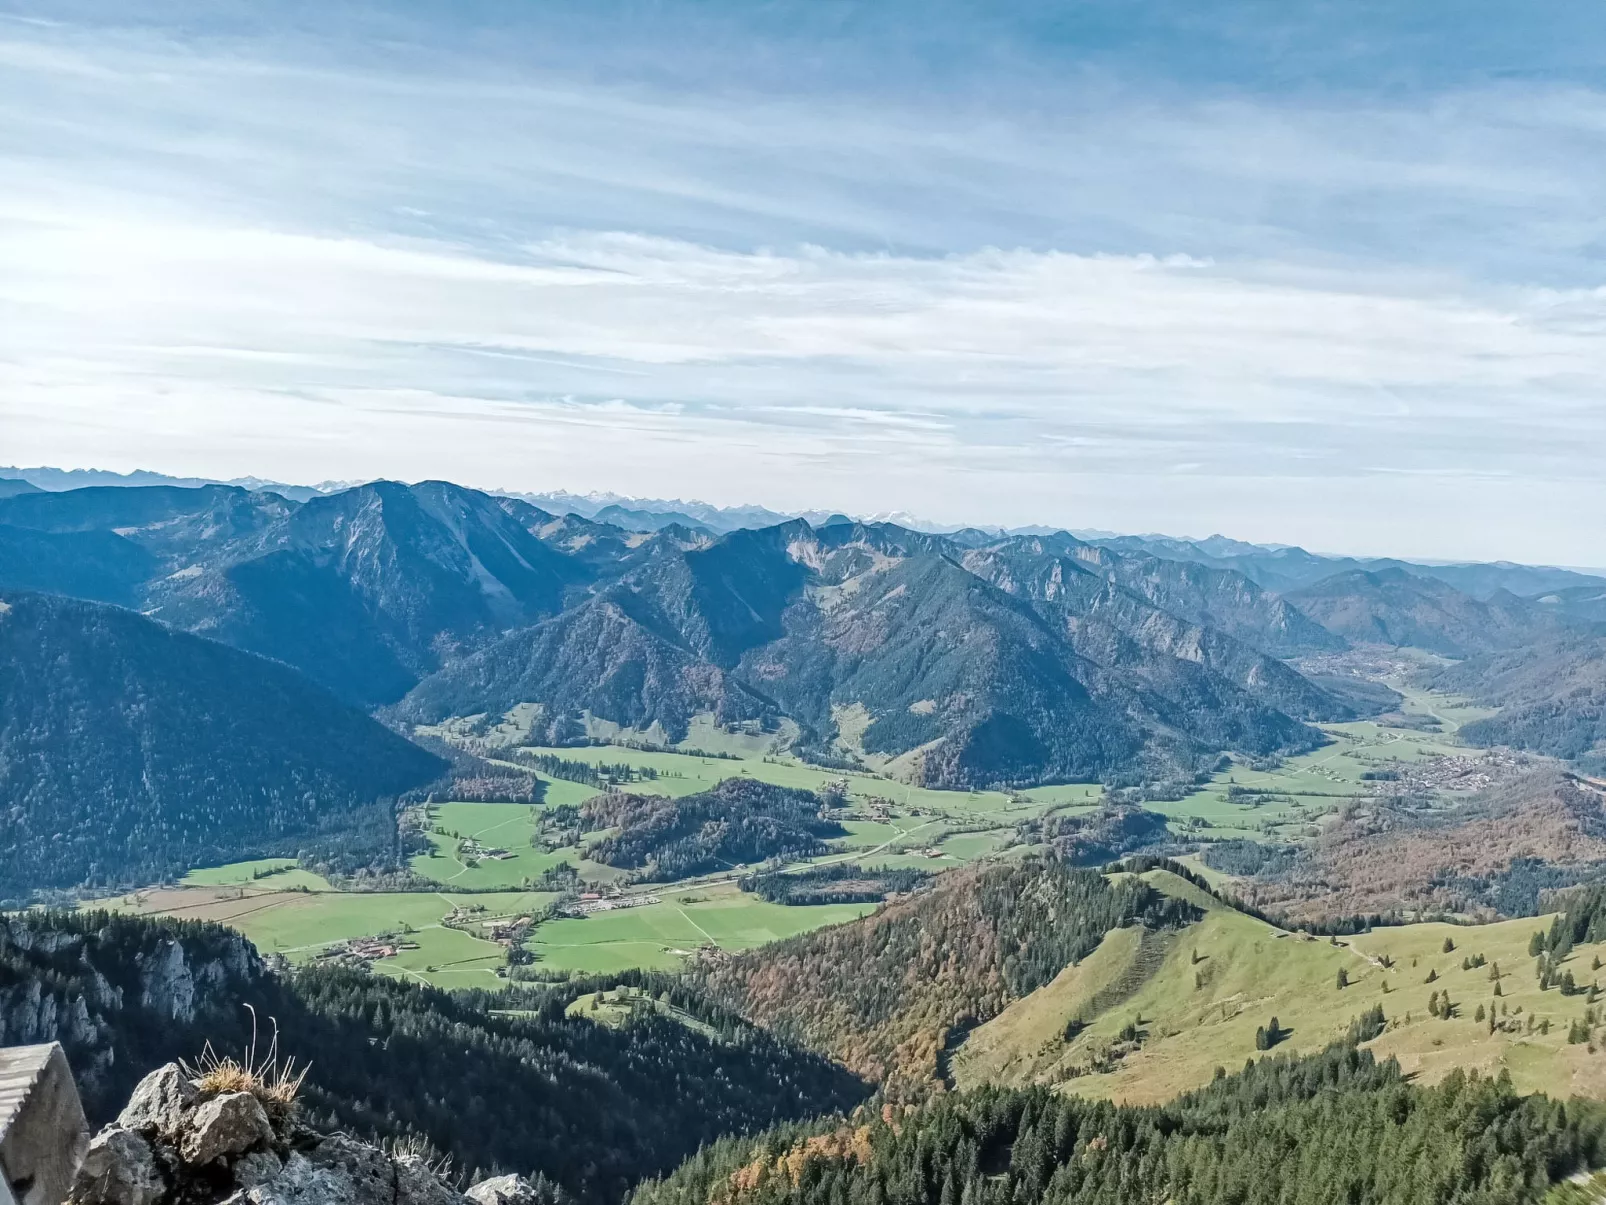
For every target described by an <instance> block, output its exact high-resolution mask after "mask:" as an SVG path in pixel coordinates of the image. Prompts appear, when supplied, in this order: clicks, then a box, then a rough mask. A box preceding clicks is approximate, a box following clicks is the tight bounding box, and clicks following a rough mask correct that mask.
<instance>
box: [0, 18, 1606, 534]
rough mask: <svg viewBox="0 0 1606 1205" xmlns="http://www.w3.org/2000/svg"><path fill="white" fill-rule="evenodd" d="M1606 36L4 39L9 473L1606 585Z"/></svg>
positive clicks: (310, 33)
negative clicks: (494, 496) (993, 534)
mask: <svg viewBox="0 0 1606 1205" xmlns="http://www.w3.org/2000/svg"><path fill="white" fill-rule="evenodd" d="M1603 12H1606V10H1600V9H1597V8H1596V7H1594V6H1587V5H1580V4H1576V3H1573V4H1534V5H1528V6H1525V7H1522V8H1520V9H1519V8H1518V7H1516V6H1510V5H1493V4H1459V5H1453V6H1452V5H1448V4H1443V5H1441V4H1427V3H1415V4H1409V5H1400V4H1393V5H1382V4H1348V5H1337V4H1327V3H1324V4H1309V3H1282V4H1271V3H1265V4H1260V3H1237V4H1210V5H1203V4H1199V3H1180V2H1178V3H1079V4H1078V3H1064V4H1049V3H1016V4H1008V3H993V4H943V3H934V4H922V5H914V4H908V3H903V2H902V0H887V2H884V3H880V4H829V3H808V4H804V3H789V2H780V0H777V2H774V3H765V4H759V3H747V4H715V3H686V2H684V0H659V2H657V3H645V2H643V3H632V4H618V3H614V4H609V3H588V4H564V3H549V4H505V3H504V4H492V3H468V4H462V3H459V4H452V5H446V4H393V5H383V6H381V5H356V4H346V5H342V4H335V3H325V4H306V5H297V4H275V5H254V4H244V3H238V4H234V5H226V4H215V3H214V4H206V5H198V4H190V3H171V4H155V3H152V4H140V3H120V4H117V5H110V4H73V3H71V2H70V0H69V2H66V3H63V2H60V0H58V2H53V3H51V4H48V5H36V6H29V5H17V4H5V3H0V179H3V180H4V181H5V187H4V189H0V428H3V430H0V444H3V450H0V459H4V460H6V461H9V462H12V463H49V464H59V465H65V466H79V467H88V466H94V467H102V468H113V469H120V470H127V469H132V468H153V469H159V470H164V471H168V472H173V473H181V474H206V475H218V476H232V475H259V476H266V477H278V478H281V479H287V480H297V481H318V480H325V479H331V478H334V479H350V478H358V477H367V476H373V475H388V476H396V477H403V478H409V479H417V478H421V477H426V476H443V477H450V478H452V479H454V480H458V481H462V482H464V483H466V484H472V485H480V486H486V487H506V488H517V489H528V490H540V489H558V488H563V489H572V490H581V491H583V490H588V489H597V490H614V491H618V492H621V493H626V494H635V495H649V496H669V497H673V496H684V497H700V498H704V499H706V500H709V501H713V502H720V503H736V502H760V503H764V504H767V505H770V506H773V507H776V508H778V509H788V508H799V509H801V508H811V507H823V508H836V509H843V510H849V511H852V512H855V513H865V514H870V513H878V512H885V511H895V510H897V511H908V512H912V513H915V514H919V515H923V516H927V517H930V518H932V519H935V520H938V521H951V522H955V523H960V522H987V523H1004V524H1013V523H1034V522H1042V523H1059V524H1065V525H1068V526H1079V527H1103V528H1113V529H1118V530H1165V531H1172V532H1188V533H1194V534H1204V533H1206V532H1208V531H1213V530H1222V531H1226V532H1229V533H1230V534H1233V535H1237V536H1241V537H1245V538H1253V539H1263V540H1280V541H1288V542H1300V543H1304V544H1306V545H1308V546H1313V547H1318V548H1324V549H1332V550H1339V551H1353V552H1378V553H1398V554H1406V555H1417V556H1442V557H1507V558H1511V559H1521V560H1543V561H1551V562H1561V563H1571V564H1606V524H1602V523H1601V522H1600V520H1599V516H1600V515H1602V514H1606V485H1603V483H1602V474H1601V472H1600V470H1599V460H1600V453H1599V449H1601V448H1602V447H1606V406H1603V404H1602V397H1601V392H1602V391H1601V384H1602V381H1603V379H1606V345H1603V341H1602V338H1601V331H1602V328H1603V325H1606V290H1603V286H1606V271H1603V258H1606V204H1603V202H1606V153H1603V152H1606V16H1602V15H1600V14H1601V13H1603Z"/></svg>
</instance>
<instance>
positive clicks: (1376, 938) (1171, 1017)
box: [951, 871, 1606, 1103]
mask: <svg viewBox="0 0 1606 1205" xmlns="http://www.w3.org/2000/svg"><path fill="white" fill-rule="evenodd" d="M1143 877H1144V878H1145V879H1146V880H1147V881H1148V882H1149V883H1150V884H1151V885H1152V886H1154V887H1156V888H1158V889H1159V890H1162V891H1165V892H1167V893H1168V894H1174V895H1177V896H1180V897H1182V898H1186V899H1188V900H1190V901H1191V902H1194V903H1196V904H1198V905H1200V906H1201V907H1203V908H1205V915H1204V917H1203V918H1202V919H1201V920H1199V921H1198V922H1196V923H1194V924H1192V925H1189V926H1187V927H1186V928H1184V929H1183V930H1181V931H1180V932H1178V933H1177V934H1175V935H1173V936H1169V937H1159V936H1157V935H1152V934H1151V935H1147V936H1143V935H1140V934H1138V933H1137V932H1135V931H1133V930H1130V929H1129V930H1124V931H1117V932H1115V933H1112V934H1110V935H1109V936H1108V937H1106V939H1105V941H1104V943H1103V944H1102V945H1101V946H1100V947H1099V949H1098V950H1097V951H1095V952H1094V953H1093V954H1092V955H1091V956H1089V957H1088V958H1087V959H1086V960H1084V961H1083V963H1082V964H1081V965H1080V966H1077V967H1072V968H1068V969H1066V970H1065V971H1062V972H1061V973H1060V974H1059V975H1058V976H1057V977H1056V978H1055V979H1054V980H1053V981H1052V982H1051V983H1049V984H1047V985H1045V986H1043V987H1041V988H1039V989H1038V990H1037V991H1035V992H1033V993H1031V994H1030V995H1029V996H1026V997H1025V998H1023V999H1021V1000H1018V1001H1016V1002H1015V1003H1013V1004H1011V1005H1010V1006H1009V1007H1008V1008H1007V1009H1005V1010H1004V1011H1003V1012H1002V1013H1000V1014H999V1015H998V1016H997V1017H995V1018H993V1019H992V1020H991V1021H989V1022H988V1023H987V1024H985V1025H983V1026H981V1027H979V1028H978V1029H977V1030H975V1031H974V1032H973V1033H972V1034H971V1035H970V1037H969V1039H968V1040H967V1042H966V1043H965V1045H964V1046H963V1047H962V1048H961V1049H960V1050H959V1051H958V1052H957V1053H956V1055H955V1056H954V1058H953V1060H952V1064H951V1066H952V1073H953V1077H954V1079H955V1081H956V1082H957V1084H958V1085H959V1086H961V1087H974V1086H976V1085H979V1084H982V1083H1003V1084H1011V1085H1026V1084H1033V1083H1045V1084H1054V1085H1058V1086H1059V1087H1060V1088H1061V1089H1062V1090H1064V1091H1069V1092H1074V1093H1077V1094H1080V1095H1087V1096H1099V1097H1109V1098H1113V1099H1115V1100H1118V1101H1123V1102H1130V1103H1157V1102H1160V1101H1165V1100H1169V1099H1170V1098H1172V1097H1173V1096H1175V1095H1176V1094H1177V1093H1178V1092H1181V1091H1185V1090H1187V1089H1190V1088H1195V1087H1199V1086H1201V1085H1204V1084H1207V1083H1209V1082H1210V1080H1211V1078H1212V1076H1213V1075H1214V1073H1215V1069H1216V1068H1217V1067H1225V1068H1227V1069H1228V1070H1229V1071H1231V1070H1234V1069H1236V1068H1237V1067H1240V1066H1242V1064H1243V1062H1244V1060H1245V1059H1249V1058H1255V1057H1257V1056H1258V1054H1259V1052H1258V1051H1257V1049H1256V1044H1255V1032H1256V1030H1257V1029H1259V1028H1263V1027H1265V1026H1267V1025H1268V1024H1269V1022H1270V1020H1271V1019H1272V1018H1273V1017H1275V1018H1276V1019H1277V1021H1278V1024H1279V1026H1280V1027H1281V1029H1282V1030H1284V1031H1286V1037H1284V1038H1283V1040H1282V1041H1281V1042H1279V1043H1278V1044H1277V1046H1276V1049H1277V1050H1278V1051H1284V1050H1286V1051H1289V1052H1292V1053H1296V1054H1303V1053H1312V1052H1314V1051H1317V1050H1320V1049H1321V1048H1323V1047H1324V1046H1326V1045H1327V1044H1328V1043H1329V1042H1332V1041H1334V1040H1336V1039H1339V1038H1341V1037H1343V1036H1344V1034H1345V1033H1346V1031H1347V1030H1348V1028H1349V1026H1350V1023H1351V1022H1352V1021H1354V1020H1355V1019H1356V1018H1357V1017H1359V1016H1360V1015H1361V1014H1363V1013H1365V1012H1366V1011H1367V1010H1368V1009H1370V1008H1372V1007H1373V1006H1374V1005H1381V1006H1382V1008H1383V1012H1384V1015H1385V1017H1386V1028H1385V1030H1384V1031H1383V1033H1382V1034H1381V1035H1380V1036H1378V1037H1377V1038H1376V1039H1375V1040H1373V1041H1371V1042H1370V1043H1368V1047H1369V1049H1371V1050H1373V1051H1374V1052H1375V1053H1376V1054H1377V1055H1378V1056H1379V1057H1387V1056H1394V1057H1397V1058H1398V1059H1399V1060H1400V1063H1401V1066H1402V1067H1403V1068H1404V1069H1405V1070H1406V1071H1407V1072H1408V1073H1415V1074H1417V1075H1419V1076H1420V1078H1421V1079H1422V1080H1423V1081H1424V1082H1430V1083H1431V1082H1437V1081H1438V1080H1440V1079H1442V1078H1443V1077H1444V1076H1445V1075H1446V1074H1448V1073H1449V1072H1450V1071H1451V1070H1452V1069H1454V1068H1457V1067H1461V1068H1467V1069H1478V1070H1481V1071H1483V1072H1485V1073H1490V1074H1494V1073H1498V1072H1499V1071H1501V1070H1502V1069H1504V1070H1508V1071H1509V1072H1510V1073H1511V1076H1512V1080H1513V1082H1514V1083H1515V1084H1516V1086H1517V1087H1518V1089H1519V1090H1522V1091H1540V1090H1542V1091H1545V1092H1548V1093H1551V1094H1552V1095H1558V1096H1566V1095H1569V1094H1572V1093H1579V1094H1585V1095H1591V1096H1597V1097H1598V1096H1600V1095H1602V1093H1603V1092H1606V1051H1603V1050H1602V1043H1603V1041H1606V1039H1603V1034H1602V1030H1601V1028H1600V1027H1599V1026H1598V1025H1595V1026H1592V1027H1591V1033H1592V1035H1593V1036H1592V1037H1591V1038H1590V1039H1589V1040H1584V1041H1579V1042H1570V1041H1569V1030H1570V1028H1571V1027H1572V1025H1573V1023H1574V1022H1580V1023H1582V1022H1583V1021H1584V1019H1585V1016H1586V1010H1587V1011H1588V1012H1590V1013H1593V1012H1594V1011H1595V1009H1594V1007H1593V1006H1591V1005H1590V1004H1589V1003H1588V996H1587V995H1586V994H1583V992H1582V991H1581V992H1580V994H1578V995H1573V996H1564V995H1562V994H1561V992H1560V991H1559V990H1558V989H1556V988H1551V989H1550V990H1548V991H1544V992H1541V991H1540V990H1539V984H1538V981H1537V977H1536V974H1535V964H1534V959H1532V958H1530V957H1529V956H1528V952H1527V951H1528V941H1529V938H1530V936H1531V935H1532V934H1533V932H1534V931H1535V930H1536V929H1540V928H1543V927H1546V926H1548V924H1549V918H1529V919H1522V920H1514V921H1503V922H1500V923H1497V924H1491V925H1481V926H1461V925H1449V924H1418V925H1406V926H1402V927H1398V928H1387V929H1377V930H1374V931H1373V932H1371V933H1366V934H1361V935H1357V936H1355V937H1343V938H1338V939H1337V944H1333V942H1332V941H1330V940H1329V939H1327V938H1311V937H1309V936H1306V935H1302V934H1298V933H1289V932H1285V931H1283V930H1280V929H1277V928H1276V927H1274V926H1272V925H1269V924H1266V923H1265V922H1264V921H1260V920H1257V919H1255V918H1254V917H1251V916H1247V915H1245V914H1243V913H1241V912H1237V911H1235V910H1233V909H1231V908H1228V907H1226V906H1225V905H1222V904H1221V903H1219V902H1218V901H1215V900H1213V899H1211V898H1210V897H1209V896H1208V895H1207V894H1206V893H1204V892H1202V891H1200V890H1199V889H1198V888H1197V887H1194V886H1193V885H1192V884H1190V883H1187V882H1186V881H1184V880H1183V879H1180V878H1178V877H1177V876H1176V875H1173V874H1170V873H1168V872H1165V871H1154V872H1150V873H1149V874H1146V875H1145V876H1143ZM1446 940H1448V941H1450V942H1453V943H1454V947H1455V948H1454V949H1453V950H1451V951H1448V952H1447V951H1446V950H1445V949H1444V944H1445V942H1446ZM1477 956H1482V958H1483V959H1484V960H1485V965H1483V966H1477V967H1473V968H1471V969H1463V966H1462V962H1463V959H1467V958H1476V957H1477ZM1597 957H1599V958H1602V959H1603V960H1606V945H1602V946H1586V945H1580V946H1578V947H1577V948H1575V949H1574V950H1573V952H1572V953H1571V955H1570V957H1569V959H1568V961H1567V962H1566V963H1565V964H1564V967H1565V969H1568V970H1571V971H1572V973H1573V975H1574V978H1575V979H1576V980H1577V982H1578V983H1579V984H1580V986H1581V988H1586V987H1587V986H1588V985H1589V984H1590V983H1591V982H1592V981H1593V980H1595V979H1597V978H1601V977H1602V976H1603V974H1606V972H1602V971H1598V970H1596V969H1594V966H1593V964H1594V961H1595V959H1596V958H1597ZM1385 962H1388V963H1391V964H1392V965H1389V966H1385V965H1384V963H1385ZM1495 964H1498V966H1499V969H1500V972H1501V979H1500V981H1499V982H1500V988H1501V995H1500V996H1499V997H1496V996H1495V995H1494V994H1493V993H1494V987H1495V983H1494V981H1493V980H1492V979H1491V977H1490V976H1491V973H1492V970H1493V967H1494V965H1495ZM1340 971H1343V972H1344V975H1345V976H1346V978H1347V980H1348V986H1345V987H1342V988H1341V987H1339V986H1338V977H1339V972H1340ZM1430 972H1432V973H1433V975H1434V976H1435V978H1434V980H1433V982H1432V983H1428V982H1427V978H1428V975H1429V973H1430ZM1385 985H1386V986H1385ZM1446 991H1447V992H1448V993H1449V997H1450V1000H1451V1001H1452V1003H1453V1009H1452V1012H1451V1015H1450V1016H1449V1017H1448V1018H1447V1019H1443V1018H1440V1017H1438V1016H1434V1015H1431V1014H1430V1012H1429V1004H1430V997H1431V996H1432V995H1433V993H1435V992H1446ZM1480 1006H1482V1007H1483V1009H1484V1018H1483V1019H1481V1020H1480V1019H1478V1017H1477V1010H1478V1009H1479V1007H1480ZM1491 1007H1492V1008H1493V1009H1494V1011H1495V1012H1496V1013H1498V1014H1500V1017H1499V1018H1498V1019H1500V1020H1502V1021H1503V1023H1504V1026H1505V1028H1504V1029H1497V1030H1496V1031H1494V1032H1491V1031H1490V1028H1489V1022H1488V1013H1489V1010H1490V1009H1491ZM1530 1017H1532V1018H1534V1028H1533V1029H1532V1031H1530V1030H1529V1026H1528V1019H1529V1018H1530ZM1078 1019H1079V1020H1080V1021H1081V1022H1082V1023H1083V1024H1084V1025H1085V1028H1082V1029H1081V1030H1080V1031H1079V1032H1076V1031H1075V1029H1076V1027H1075V1026H1074V1025H1073V1024H1072V1023H1073V1022H1076V1021H1077V1020H1078ZM1546 1022H1548V1027H1547V1026H1546V1024H1545V1023H1546ZM1068 1027H1070V1031H1071V1032H1072V1033H1074V1036H1069V1037H1068ZM1133 1028H1135V1030H1136V1033H1135V1034H1134V1033H1133V1032H1132V1030H1133ZM1546 1028H1548V1032H1544V1030H1545V1029H1546ZM1123 1031H1125V1033H1123ZM1572 1036H1574V1037H1578V1036H1580V1034H1579V1033H1578V1032H1577V1031H1574V1032H1573V1034H1572ZM1100 1067H1103V1068H1108V1069H1107V1070H1098V1069H1097V1068H1100Z"/></svg>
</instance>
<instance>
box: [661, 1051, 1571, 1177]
mask: <svg viewBox="0 0 1606 1205" xmlns="http://www.w3.org/2000/svg"><path fill="white" fill-rule="evenodd" d="M1239 1066H1240V1067H1241V1068H1242V1069H1241V1070H1240V1071H1239V1072H1238V1073H1237V1074H1235V1075H1225V1074H1224V1075H1223V1078H1221V1079H1219V1080H1217V1082H1215V1083H1214V1084H1212V1085H1210V1086H1209V1087H1208V1088H1204V1089H1202V1090H1200V1091H1198V1092H1194V1093H1190V1094H1188V1095H1186V1096H1183V1097H1181V1098H1180V1099H1178V1100H1176V1101H1174V1102H1172V1103H1171V1104H1168V1105H1166V1106H1164V1107H1161V1108H1132V1107H1118V1106H1114V1105H1110V1104H1108V1103H1105V1102H1102V1101H1088V1100H1081V1099H1078V1098H1076V1097H1071V1096H1063V1095H1058V1094H1055V1093H1054V1092H1052V1091H1051V1090H1049V1089H1045V1088H1038V1089H1032V1090H1027V1091H1010V1090H1003V1089H982V1090H978V1091H974V1092H963V1093H951V1094H948V1095H944V1096H941V1097H939V1098H937V1099H936V1100H934V1101H932V1102H931V1103H930V1104H928V1105H926V1106H925V1107H924V1108H922V1109H920V1110H918V1111H916V1112H912V1113H900V1112H897V1111H893V1110H887V1111H884V1112H883V1113H882V1115H881V1116H879V1117H877V1116H869V1115H865V1114H859V1115H856V1116H854V1117H852V1118H851V1119H846V1120H844V1119H825V1120H821V1121H818V1122H815V1123H813V1124H811V1125H807V1126H790V1127H783V1128H780V1129H777V1130H775V1131H772V1132H771V1133H770V1134H768V1135H766V1136H765V1137H764V1138H763V1139H762V1140H761V1141H758V1142H754V1141H753V1140H751V1139H731V1140H727V1141H725V1142H721V1143H719V1144H718V1145H717V1146H716V1147H714V1148H713V1149H712V1150H709V1151H704V1152H700V1153H699V1154H698V1156H697V1157H696V1158H694V1159H692V1160H690V1161H688V1162H687V1164H686V1165H685V1166H684V1167H682V1168H681V1169H680V1170H679V1171H677V1172H676V1173H675V1174H674V1175H673V1176H671V1177H669V1178H668V1179H667V1180H664V1181H662V1182H657V1183H649V1184H646V1185H643V1186H642V1187H641V1188H640V1189H638V1190H637V1191H636V1192H635V1193H634V1194H633V1195H632V1197H631V1199H630V1205H783V1203H784V1205H929V1203H930V1202H933V1201H940V1202H943V1205H954V1203H959V1202H964V1203H967V1205H1127V1203H1129V1202H1135V1201H1145V1202H1149V1201H1153V1202H1171V1203H1173V1205H1221V1203H1222V1202H1228V1201H1230V1202H1235V1203H1240V1205H1351V1203H1353V1202H1375V1203H1378V1205H1422V1203H1423V1202H1428V1201H1433V1202H1441V1203H1444V1205H1449V1203H1452V1202H1454V1203H1460V1205H1473V1203H1474V1202H1476V1203H1480V1205H1495V1203H1496V1202H1499V1203H1501V1205H1525V1203H1537V1202H1539V1201H1541V1200H1543V1199H1545V1194H1546V1193H1547V1192H1548V1191H1549V1190H1550V1187H1551V1185H1552V1183H1553V1182H1554V1181H1556V1180H1559V1179H1562V1178H1563V1177H1565V1176H1567V1175H1568V1174H1569V1173H1571V1172H1573V1171H1574V1170H1575V1169H1579V1168H1587V1167H1589V1166H1591V1165H1592V1163H1593V1162H1594V1161H1595V1160H1596V1159H1597V1158H1598V1155H1599V1152H1600V1147H1601V1127H1602V1118H1601V1115H1600V1111H1599V1109H1598V1107H1596V1106H1591V1105H1588V1104H1581V1103H1576V1102H1575V1103H1573V1104H1570V1105H1567V1106H1563V1105H1561V1104H1560V1103H1558V1102H1555V1101H1552V1100H1549V1099H1547V1098H1545V1097H1543V1096H1531V1097H1521V1096H1518V1095H1517V1094H1516V1093H1515V1092H1514V1091H1513V1090H1512V1088H1511V1085H1510V1083H1509V1082H1508V1081H1506V1080H1503V1079H1500V1080H1495V1079H1481V1080H1480V1079H1476V1078H1471V1079H1469V1078H1467V1077H1465V1076H1459V1075H1458V1076H1456V1077H1455V1078H1454V1079H1453V1080H1451V1081H1448V1082H1446V1083H1444V1084H1442V1085H1440V1086H1438V1087H1436V1088H1429V1089H1423V1088H1417V1087H1412V1086H1410V1085H1409V1084H1408V1083H1407V1082H1406V1079H1405V1077H1404V1076H1403V1075H1402V1074H1401V1072H1400V1068H1399V1066H1398V1065H1397V1064H1395V1063H1394V1062H1393V1061H1392V1060H1390V1061H1386V1062H1380V1061H1376V1060H1374V1059H1373V1057H1372V1055H1371V1054H1370V1053H1369V1052H1368V1051H1365V1050H1357V1049H1355V1048H1354V1047H1353V1046H1352V1045H1339V1046H1334V1047H1332V1048H1331V1049H1329V1050H1327V1051H1326V1052H1324V1053H1322V1054H1320V1055H1317V1056H1314V1057H1311V1058H1306V1059H1286V1058H1277V1057H1273V1058H1270V1059H1266V1060H1263V1061H1261V1062H1259V1063H1253V1064H1249V1065H1243V1064H1239Z"/></svg>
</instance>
